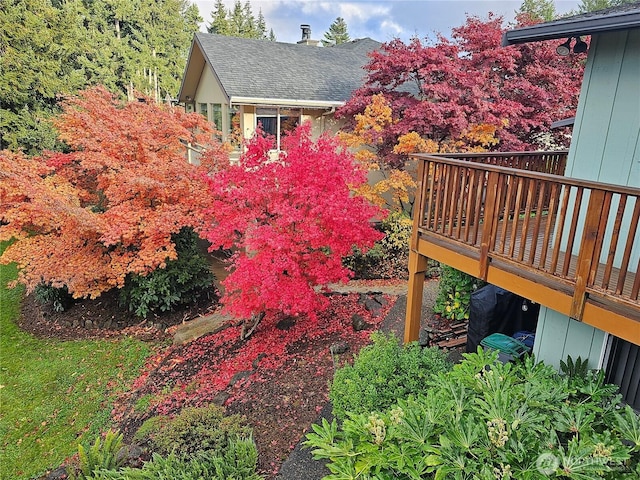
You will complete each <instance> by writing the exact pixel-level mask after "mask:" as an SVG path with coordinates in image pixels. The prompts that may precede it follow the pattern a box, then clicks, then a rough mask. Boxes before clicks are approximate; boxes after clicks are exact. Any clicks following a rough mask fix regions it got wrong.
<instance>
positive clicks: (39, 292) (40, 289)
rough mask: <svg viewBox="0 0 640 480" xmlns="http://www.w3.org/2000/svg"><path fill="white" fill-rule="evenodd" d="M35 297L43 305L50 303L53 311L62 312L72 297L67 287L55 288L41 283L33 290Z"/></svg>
mask: <svg viewBox="0 0 640 480" xmlns="http://www.w3.org/2000/svg"><path fill="white" fill-rule="evenodd" d="M34 293H35V296H36V299H37V300H38V301H39V302H40V303H42V304H45V305H51V308H53V311H54V312H64V311H65V310H66V309H68V308H69V307H70V306H71V305H72V304H73V297H72V296H71V295H70V294H69V291H68V290H67V287H62V288H56V287H53V286H51V285H47V284H44V283H41V284H40V285H38V286H37V287H36V289H35V291H34Z"/></svg>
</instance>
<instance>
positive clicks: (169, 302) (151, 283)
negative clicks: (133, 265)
mask: <svg viewBox="0 0 640 480" xmlns="http://www.w3.org/2000/svg"><path fill="white" fill-rule="evenodd" d="M172 240H173V242H174V243H175V245H176V251H177V254H178V258H177V259H175V260H169V261H167V266H166V267H165V268H158V269H156V270H154V271H153V272H151V273H150V274H148V275H146V276H142V275H128V276H127V278H126V280H125V285H124V287H123V288H122V290H121V291H120V303H121V304H122V305H126V306H127V307H128V308H129V311H132V312H134V313H135V314H136V315H137V316H139V317H144V318H146V317H147V315H149V313H151V312H157V311H161V312H166V311H169V310H172V309H173V308H174V307H176V306H178V305H186V304H188V303H191V302H194V301H195V300H197V299H198V298H199V297H200V296H201V295H202V294H203V293H204V292H206V291H207V290H210V289H211V285H212V284H213V280H214V276H213V274H212V273H211V271H210V269H209V265H208V263H207V259H206V258H205V257H204V255H203V254H202V253H201V252H200V250H199V249H198V237H197V235H196V234H195V233H194V232H193V230H191V229H188V228H183V229H182V230H181V231H180V233H178V234H176V235H174V236H173V237H172Z"/></svg>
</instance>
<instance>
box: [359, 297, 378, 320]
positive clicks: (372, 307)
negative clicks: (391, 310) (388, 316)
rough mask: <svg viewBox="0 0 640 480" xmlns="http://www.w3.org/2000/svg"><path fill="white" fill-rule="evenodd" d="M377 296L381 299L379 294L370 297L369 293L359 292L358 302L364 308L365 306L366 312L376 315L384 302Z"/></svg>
mask: <svg viewBox="0 0 640 480" xmlns="http://www.w3.org/2000/svg"><path fill="white" fill-rule="evenodd" d="M379 298H380V299H381V298H382V297H380V296H379V295H376V296H375V297H372V296H370V295H365V294H361V295H360V303H361V304H362V305H364V308H366V309H367V311H368V312H371V313H372V314H374V315H377V314H378V313H379V312H380V309H382V307H383V304H384V303H383V302H384V300H382V301H380V300H379Z"/></svg>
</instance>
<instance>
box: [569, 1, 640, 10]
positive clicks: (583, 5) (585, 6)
mask: <svg viewBox="0 0 640 480" xmlns="http://www.w3.org/2000/svg"><path fill="white" fill-rule="evenodd" d="M635 1H637V0H581V2H580V4H579V5H578V13H586V12H595V11H596V10H603V9H605V8H610V7H617V6H619V5H623V4H625V3H633V2H635Z"/></svg>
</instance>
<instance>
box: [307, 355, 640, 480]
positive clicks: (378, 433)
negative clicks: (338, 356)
mask: <svg viewBox="0 0 640 480" xmlns="http://www.w3.org/2000/svg"><path fill="white" fill-rule="evenodd" d="M464 357H465V359H464V360H463V361H462V362H461V363H460V364H457V365H456V366H454V367H453V369H452V370H451V371H448V372H444V373H439V374H438V375H435V376H433V377H432V378H431V379H430V380H429V381H427V382H425V386H424V392H423V393H421V394H418V395H416V396H413V397H409V398H407V399H406V400H399V401H398V403H397V404H396V405H393V406H392V407H390V408H388V409H386V410H385V411H382V412H376V413H373V414H366V413H365V414H362V413H358V414H356V413H353V412H351V413H349V412H347V418H346V419H345V420H344V422H343V423H342V424H341V425H340V426H338V423H337V422H336V421H335V420H334V421H333V422H332V423H329V422H327V421H323V423H322V425H314V426H313V429H314V432H313V433H311V434H309V435H307V441H306V445H307V446H308V447H310V448H312V449H313V454H314V456H315V457H316V458H324V459H329V460H330V462H329V463H328V467H329V469H330V470H331V472H332V474H331V475H329V476H327V477H325V478H326V479H327V480H338V479H344V478H407V479H408V478H411V479H419V478H435V479H445V478H446V479H460V480H463V479H472V478H473V479H483V480H484V479H495V478H499V479H516V478H517V479H539V480H543V479H548V478H563V479H576V480H578V479H579V480H586V479H596V478H603V479H609V480H620V479H636V478H638V476H637V475H638V472H639V471H640V451H639V449H638V430H639V429H638V425H639V421H638V415H637V413H635V412H633V410H632V409H631V408H629V407H627V408H625V409H621V408H620V406H619V405H617V401H618V400H619V397H617V396H615V395H612V394H611V393H609V396H608V397H607V398H605V397H604V396H599V397H590V396H584V395H582V394H581V393H580V392H576V391H574V390H573V389H572V387H571V386H570V384H569V381H568V379H567V378H565V377H562V376H560V375H558V374H557V372H556V371H555V370H554V369H553V368H552V367H550V366H548V365H544V364H536V363H535V360H534V359H533V358H527V359H525V360H523V361H522V362H520V363H518V364H510V363H508V364H504V365H503V364H501V363H499V362H497V353H496V352H485V351H482V350H481V349H479V350H478V353H474V354H464ZM585 382H595V383H596V387H593V389H600V387H599V386H598V385H599V379H598V378H596V377H587V378H586V379H585ZM593 389H592V390H593ZM607 402H614V403H616V409H614V410H611V409H608V408H603V404H606V403H607Z"/></svg>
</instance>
